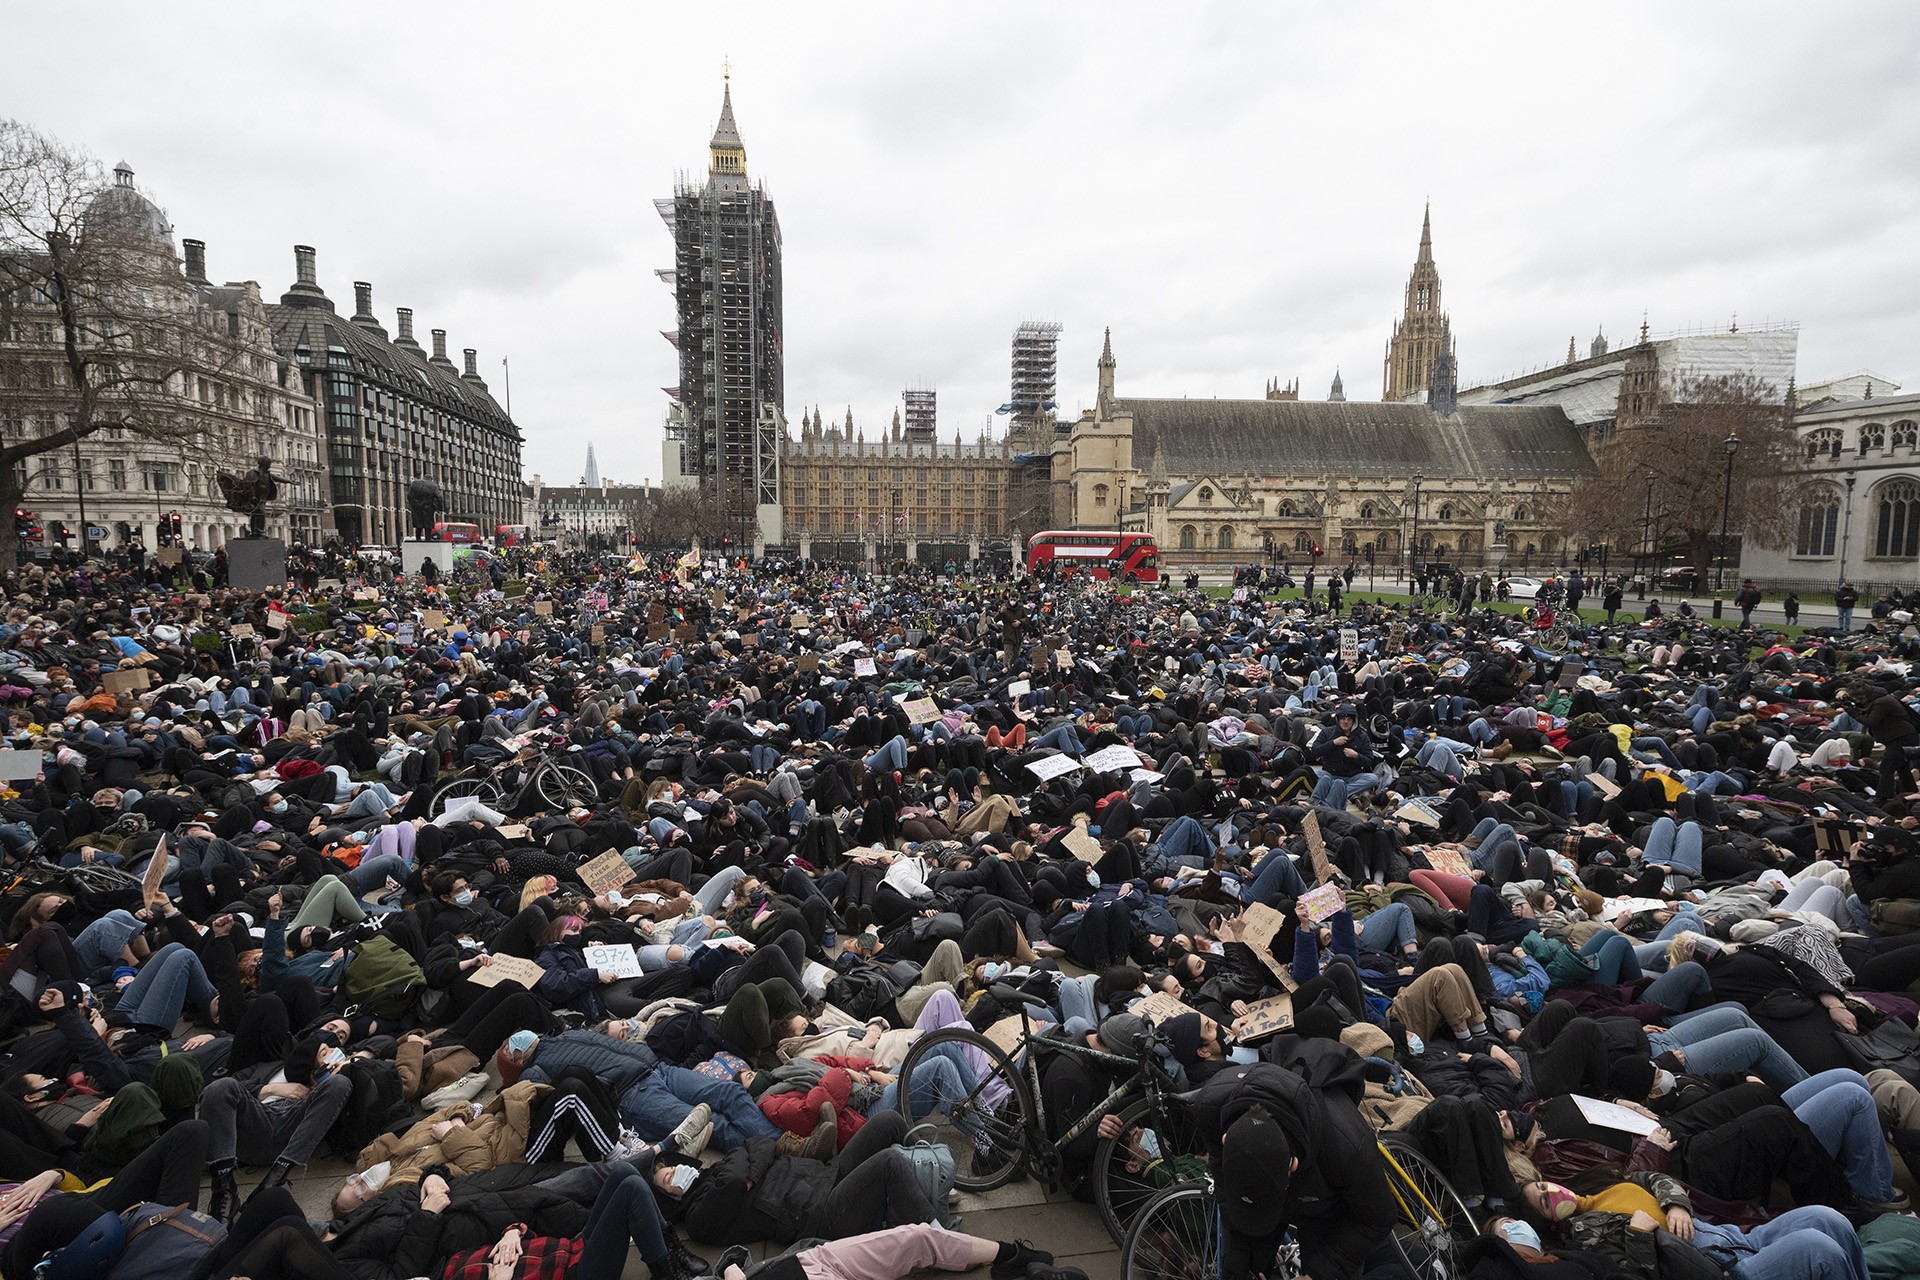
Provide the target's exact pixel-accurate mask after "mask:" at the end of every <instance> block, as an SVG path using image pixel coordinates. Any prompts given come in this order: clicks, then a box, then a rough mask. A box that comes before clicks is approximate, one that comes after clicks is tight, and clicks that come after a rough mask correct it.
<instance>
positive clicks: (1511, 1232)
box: [1500, 1218, 1540, 1249]
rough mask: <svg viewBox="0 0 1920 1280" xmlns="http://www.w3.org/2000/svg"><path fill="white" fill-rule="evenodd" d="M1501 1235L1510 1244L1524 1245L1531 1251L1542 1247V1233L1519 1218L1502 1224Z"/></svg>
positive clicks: (1509, 1219)
mask: <svg viewBox="0 0 1920 1280" xmlns="http://www.w3.org/2000/svg"><path fill="white" fill-rule="evenodd" d="M1500 1234H1501V1235H1503V1236H1505V1237H1506V1238H1507V1243H1508V1244H1517V1245H1524V1246H1525V1247H1527V1248H1529V1249H1538V1248H1539V1247H1540V1233H1539V1232H1538V1231H1535V1230H1534V1229H1533V1227H1532V1225H1531V1224H1529V1223H1527V1222H1524V1221H1522V1220H1521V1219H1519V1218H1508V1219H1507V1220H1506V1221H1505V1222H1503V1223H1501V1224H1500Z"/></svg>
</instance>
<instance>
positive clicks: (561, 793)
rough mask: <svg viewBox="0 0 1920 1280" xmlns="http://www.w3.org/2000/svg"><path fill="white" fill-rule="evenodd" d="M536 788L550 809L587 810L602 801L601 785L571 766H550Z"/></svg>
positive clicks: (585, 773) (542, 774)
mask: <svg viewBox="0 0 1920 1280" xmlns="http://www.w3.org/2000/svg"><path fill="white" fill-rule="evenodd" d="M534 786H535V787H536V789H538V790H539V792H540V798H541V799H542V800H544V801H546V802H547V807H548V808H550V809H560V810H566V809H573V808H585V807H589V806H591V805H593V804H594V803H595V802H597V801H598V800H599V799H600V784H599V783H597V782H595V781H594V780H593V777H592V775H590V774H588V773H587V772H585V771H584V770H581V769H576V768H574V767H573V766H572V765H570V764H556V765H549V766H548V767H547V768H546V769H545V770H544V771H542V773H541V774H540V778H539V781H537V782H536V783H535V784H534Z"/></svg>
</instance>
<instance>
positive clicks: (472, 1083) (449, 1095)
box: [420, 1071, 487, 1111]
mask: <svg viewBox="0 0 1920 1280" xmlns="http://www.w3.org/2000/svg"><path fill="white" fill-rule="evenodd" d="M486 1087H487V1073H486V1072H484V1071H475V1072H473V1073H472V1074H471V1075H464V1076H461V1077H460V1078H459V1079H458V1080H455V1081H454V1082H453V1083H452V1084H449V1085H442V1086H441V1087H440V1088H438V1089H435V1090H434V1091H433V1092H432V1093H430V1094H428V1095H427V1096H426V1097H424V1098H422V1099H421V1100H420V1105H421V1106H423V1107H425V1108H426V1109H427V1110H428V1111H438V1110H440V1108H442V1107H450V1106H452V1105H453V1104H454V1103H456V1102H472V1101H473V1099H474V1098H475V1097H476V1096H477V1095H478V1094H479V1092H480V1091H481V1090H482V1089H484V1088H486Z"/></svg>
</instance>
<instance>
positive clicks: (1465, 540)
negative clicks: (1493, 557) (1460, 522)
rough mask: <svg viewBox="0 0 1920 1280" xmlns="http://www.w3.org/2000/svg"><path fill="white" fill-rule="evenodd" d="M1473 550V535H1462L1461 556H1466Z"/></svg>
mask: <svg viewBox="0 0 1920 1280" xmlns="http://www.w3.org/2000/svg"><path fill="white" fill-rule="evenodd" d="M1471 550H1473V535H1472V534H1470V533H1463V534H1461V535H1460V551H1461V554H1463V555H1464V554H1465V553H1466V552H1469V551H1471Z"/></svg>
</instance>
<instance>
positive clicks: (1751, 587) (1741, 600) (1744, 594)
mask: <svg viewBox="0 0 1920 1280" xmlns="http://www.w3.org/2000/svg"><path fill="white" fill-rule="evenodd" d="M1733 602H1734V603H1735V604H1737V605H1739V606H1740V625H1741V626H1743V627H1750V626H1752V625H1753V611H1754V609H1755V607H1757V606H1758V605H1759V603H1760V588H1759V587H1758V586H1757V585H1755V583H1754V581H1753V579H1752V578H1748V579H1747V580H1746V581H1745V582H1744V583H1742V584H1741V585H1740V594H1739V595H1737V596H1735V597H1734V598H1733Z"/></svg>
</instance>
